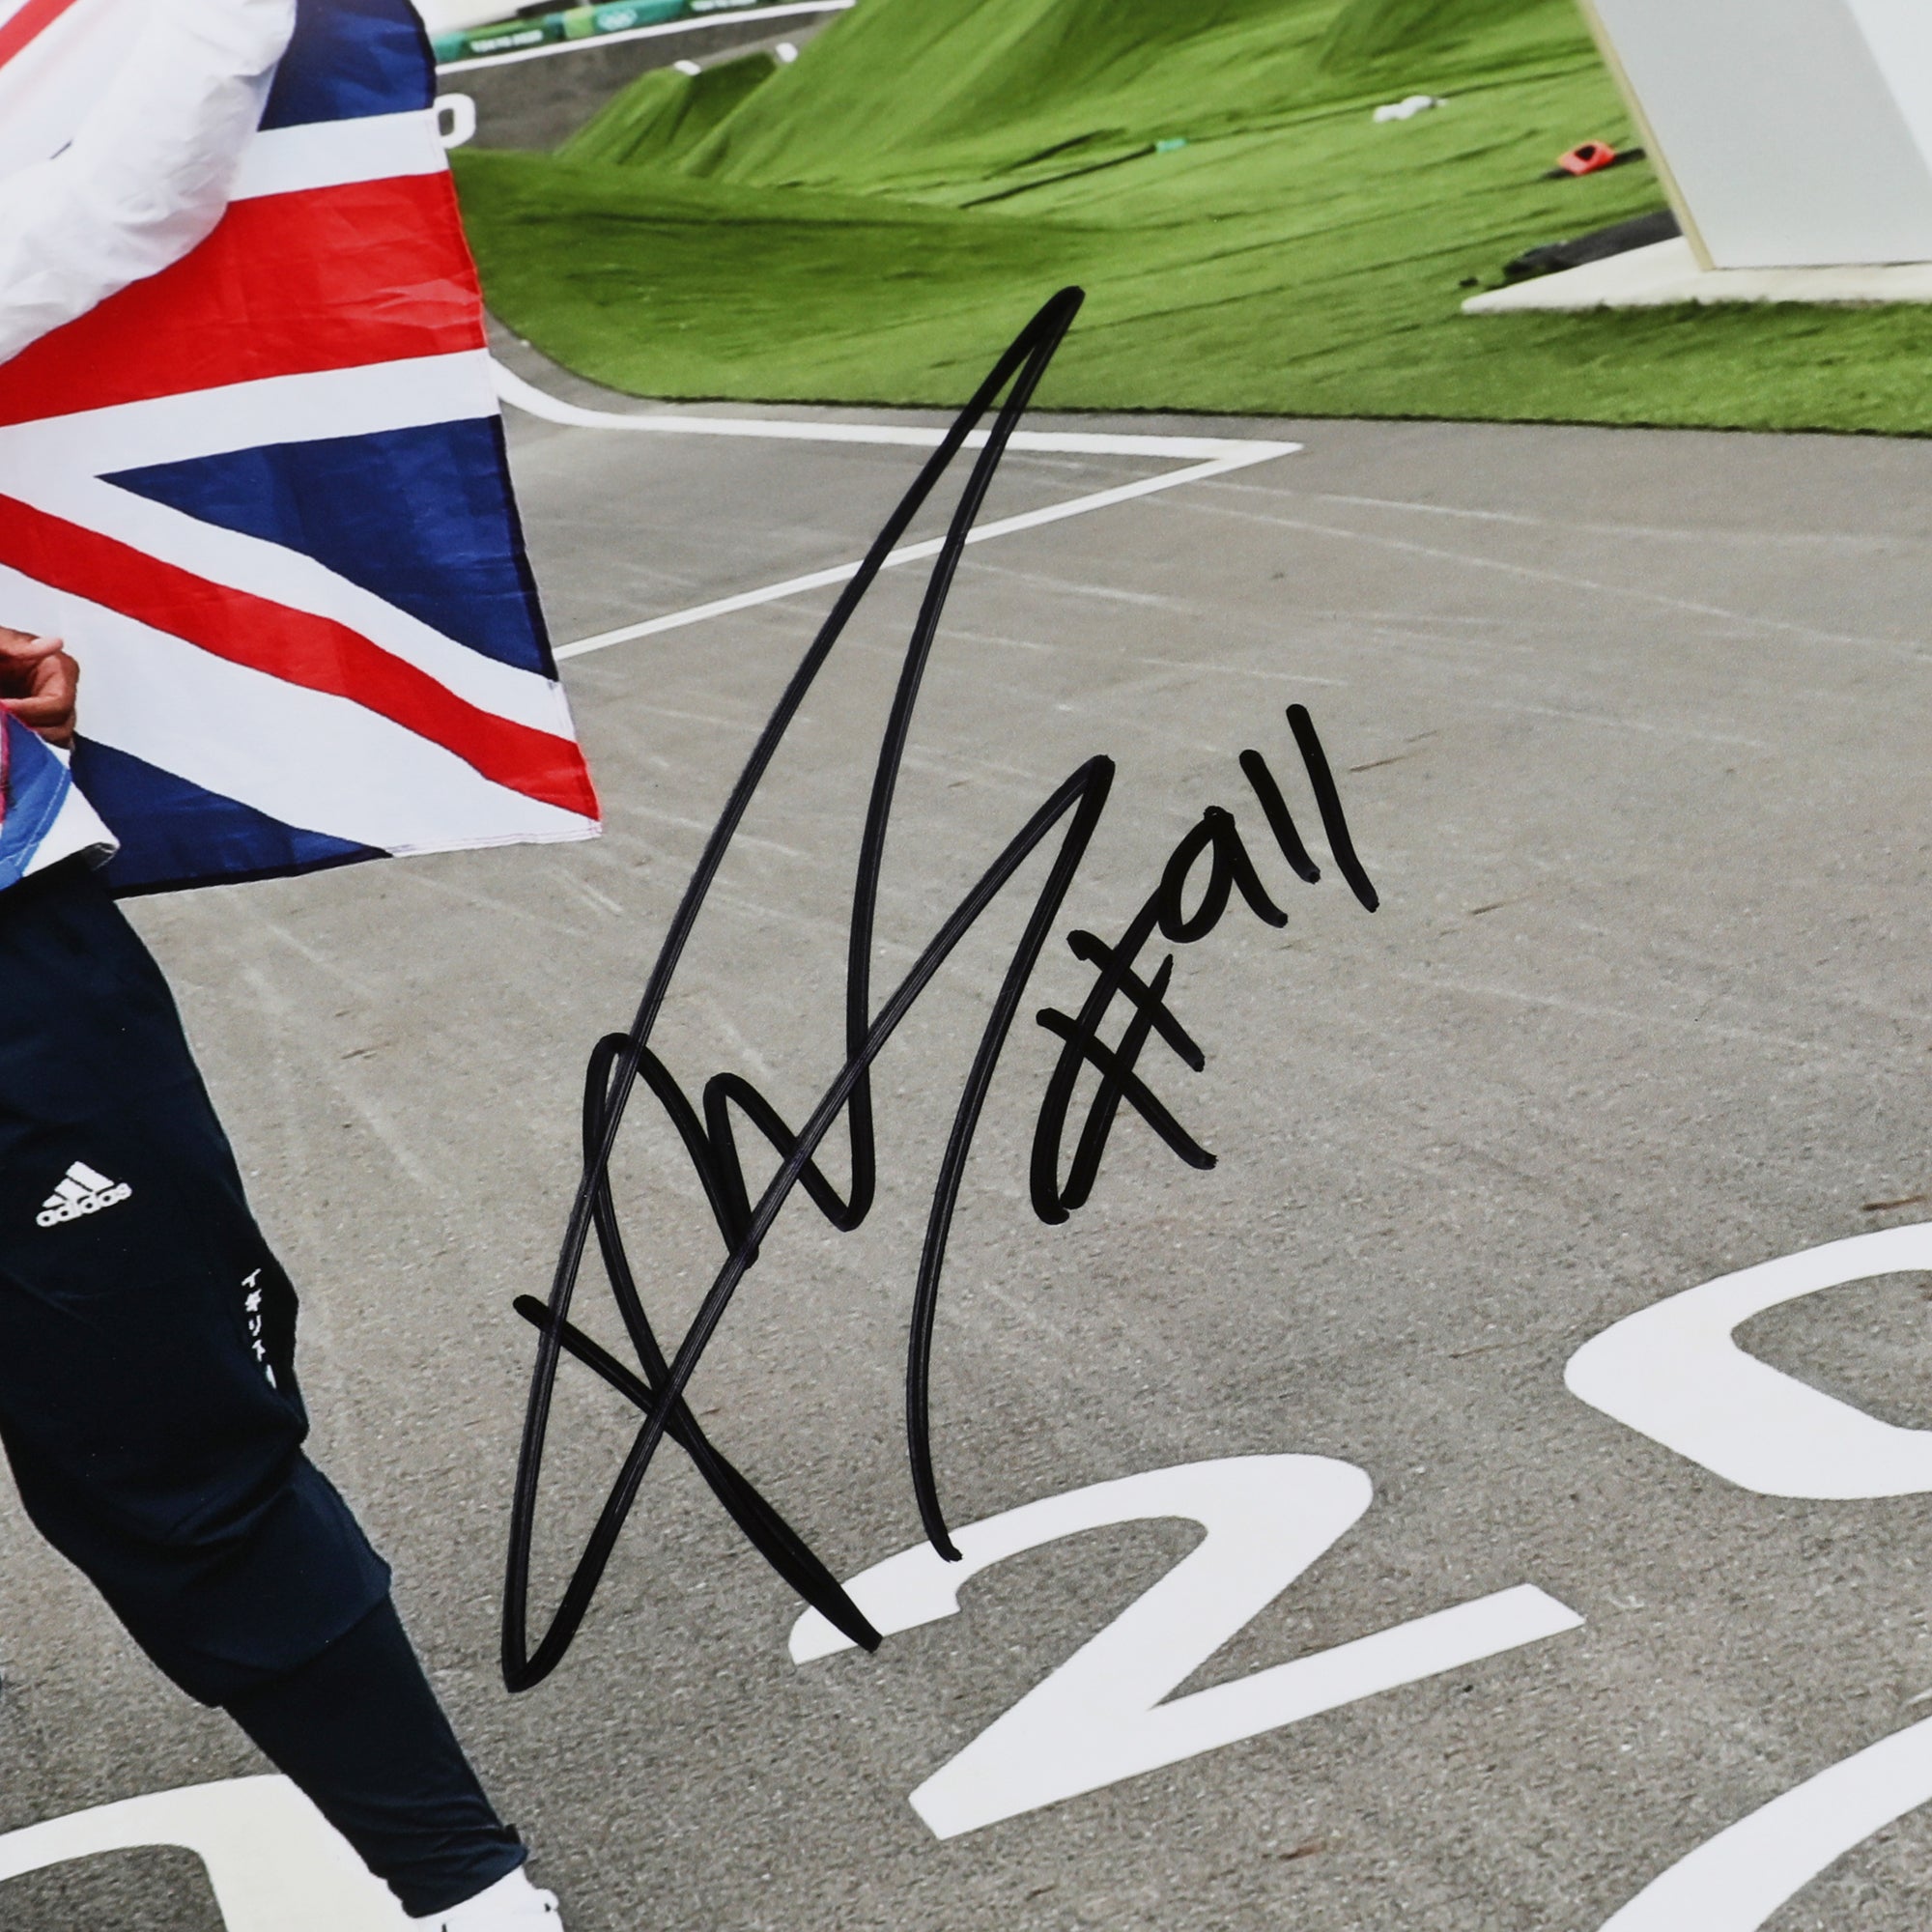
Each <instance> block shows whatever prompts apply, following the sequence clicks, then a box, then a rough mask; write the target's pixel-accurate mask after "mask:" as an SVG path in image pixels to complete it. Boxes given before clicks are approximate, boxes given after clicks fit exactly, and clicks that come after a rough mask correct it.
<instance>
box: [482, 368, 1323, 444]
mask: <svg viewBox="0 0 1932 1932" xmlns="http://www.w3.org/2000/svg"><path fill="white" fill-rule="evenodd" d="M491 366H492V368H493V369H494V371H495V373H496V379H497V395H498V397H500V398H501V399H502V401H504V402H506V403H508V404H509V405H510V406H511V407H512V408H513V409H519V410H522V411H523V412H524V413H525V414H526V415H532V416H537V417H540V418H541V419H542V420H543V421H545V422H554V423H561V424H563V425H564V426H565V427H566V428H569V429H622V430H645V431H648V432H650V433H651V434H653V435H658V436H747V437H763V438H767V439H769V440H774V441H780V442H852V443H872V444H875V445H877V446H880V447H887V448H898V449H937V448H938V447H939V445H940V443H941V442H942V441H943V440H945V433H944V432H943V431H941V430H936V429H912V428H902V427H899V426H896V425H894V424H887V423H836V422H774V421H771V420H768V419H766V418H764V417H760V416H694V415H668V414H656V415H646V414H642V413H637V414H631V413H627V412H622V411H617V410H586V409H581V408H579V407H578V405H577V404H575V403H562V402H558V401H557V399H556V398H555V397H554V396H550V395H546V394H545V393H544V391H543V390H541V389H539V388H538V387H536V385H535V384H531V383H526V382H525V381H524V379H523V378H522V377H521V376H519V375H518V374H517V373H516V371H515V370H513V369H506V368H505V367H504V366H503V364H502V363H500V362H497V361H495V360H494V359H493V361H492V365H491ZM985 442H986V432H985V431H984V430H978V431H976V432H975V433H974V434H973V435H972V436H969V437H968V438H967V439H966V447H967V448H968V449H982V448H984V447H985ZM1008 446H1009V448H1011V449H1013V450H1016V451H1017V450H1030V451H1032V452H1034V453H1035V454H1037V455H1043V456H1152V457H1157V458H1166V459H1168V460H1170V461H1172V462H1176V463H1183V462H1188V461H1190V460H1191V461H1194V462H1201V461H1204V460H1206V459H1207V458H1209V457H1223V456H1240V457H1242V458H1244V459H1245V460H1246V461H1247V462H1252V463H1261V462H1264V461H1265V460H1266V459H1267V458H1268V457H1271V456H1292V455H1293V454H1294V452H1295V451H1296V450H1298V449H1299V448H1300V447H1301V444H1300V443H1298V442H1264V441H1261V440H1257V439H1255V438H1251V437H1235V436H1115V435H1107V434H1101V433H1097V432H1076V433H1069V432H1063V431H1060V430H1031V429H1023V430H1015V431H1014V432H1013V435H1012V438H1011V440H1010V441H1009V445H1008Z"/></svg>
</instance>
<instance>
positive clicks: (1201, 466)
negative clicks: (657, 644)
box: [556, 449, 1277, 659]
mask: <svg viewBox="0 0 1932 1932" xmlns="http://www.w3.org/2000/svg"><path fill="white" fill-rule="evenodd" d="M1276 453H1277V452H1276V451H1274V450H1273V449H1267V450H1265V451H1264V454H1262V455H1260V456H1238V457H1236V456H1224V457H1221V458H1219V459H1217V460H1216V461H1215V462H1213V463H1197V464H1195V465H1194V466H1193V467H1192V468H1191V469H1176V470H1173V471H1171V472H1170V473H1169V474H1167V475H1165V476H1148V477H1143V478H1142V479H1141V481H1139V482H1138V483H1122V484H1121V485H1120V486H1119V487H1118V488H1116V489H1112V490H1096V491H1095V492H1094V494H1093V495H1092V496H1091V497H1072V498H1071V499H1070V500H1069V501H1067V502H1065V503H1050V504H1048V505H1047V506H1046V507H1045V508H1044V509H1040V510H1027V511H1025V512H1023V513H1022V514H1021V515H1019V516H1016V517H1002V518H1001V519H999V521H998V522H996V523H991V524H976V525H975V526H973V528H972V529H970V530H969V531H968V532H967V533H966V541H967V542H968V543H969V544H980V543H986V542H988V541H990V540H991V539H992V538H994V537H1005V536H1011V535H1012V534H1013V533H1014V532H1015V531H1018V530H1032V529H1037V528H1039V526H1041V525H1042V524H1057V523H1062V522H1064V521H1065V519H1066V518H1068V517H1081V516H1085V515H1086V514H1087V512H1088V511H1090V510H1104V509H1108V508H1110V507H1111V506H1112V505H1114V504H1116V503H1128V502H1131V501H1133V499H1134V498H1135V497H1151V496H1153V495H1154V494H1155V493H1156V492H1157V491H1161V490H1172V489H1174V488H1176V487H1177V486H1178V485H1179V484H1182V483H1205V482H1207V481H1208V479H1209V478H1210V477H1214V476H1225V475H1227V474H1228V473H1229V472H1230V471H1231V470H1236V469H1247V468H1248V466H1249V465H1250V464H1254V463H1265V462H1266V461H1267V460H1268V458H1269V457H1270V456H1273V455H1274V454H1276ZM943 548H944V543H943V540H942V539H940V538H937V537H934V538H931V539H929V540H928V541H926V542H924V543H916V544H903V545H901V546H900V547H899V548H898V549H897V550H895V551H891V552H889V553H888V554H887V556H886V565H885V567H886V568H887V569H888V570H891V569H894V568H895V567H896V566H897V565H899V564H902V563H920V562H923V560H924V559H925V558H927V557H933V556H937V555H938V554H939V553H940V551H941V550H942V549H943ZM863 567H864V566H863V563H856V562H855V563H841V564H838V565H835V566H834V567H833V568H832V569H830V570H814V571H813V572H811V573H810V576H807V577H790V578H787V579H786V580H785V581H784V582H782V583H768V584H766V585H765V586H764V587H763V588H762V589H759V590H744V591H740V592H739V593H738V595H737V596H735V597H719V598H715V599H714V600H713V601H712V602H711V603H709V604H694V605H693V606H691V608H690V609H688V610H684V611H671V612H670V613H669V614H668V616H663V617H647V618H645V619H644V621H643V622H642V623H639V624H624V625H621V626H619V627H618V628H617V629H616V630H614V631H600V632H599V633H598V634H597V635H596V636H595V637H594V638H581V639H578V641H577V642H576V643H574V644H563V645H560V646H559V647H558V649H557V652H556V655H557V657H558V658H559V659H562V658H581V657H584V656H586V655H588V653H590V652H591V651H607V650H609V649H610V648H611V645H612V644H624V643H629V642H630V641H631V640H632V639H635V638H651V637H655V636H657V634H658V633H659V632H661V631H677V630H682V629H683V628H684V626H685V625H687V624H702V623H704V622H705V621H706V620H707V619H708V618H712V617H725V616H728V615H729V614H730V613H731V612H732V611H750V610H752V609H753V608H754V607H755V606H757V605H759V604H776V603H778V602H780V601H781V599H783V598H786V597H797V596H799V595H800V594H802V593H803V592H805V591H808V590H820V589H823V588H824V587H825V586H826V585H828V584H833V583H849V582H851V581H852V579H853V578H855V577H857V576H858V574H859V572H860V570H861V569H862V568H863Z"/></svg>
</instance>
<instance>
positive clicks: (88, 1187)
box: [34, 1160, 134, 1228]
mask: <svg viewBox="0 0 1932 1932" xmlns="http://www.w3.org/2000/svg"><path fill="white" fill-rule="evenodd" d="M133 1191H134V1190H133V1189H132V1188H131V1187H129V1186H128V1183H127V1182H126V1181H125V1180H122V1181H113V1180H109V1179H108V1178H107V1177H106V1176H105V1175H104V1174H97V1173H96V1172H95V1171H94V1169H93V1168H91V1167H89V1166H88V1164H87V1163H86V1162H85V1161H84V1160H77V1161H75V1162H74V1164H73V1165H72V1166H71V1168H69V1169H68V1171H67V1178H66V1179H64V1180H63V1181H62V1182H61V1184H60V1185H59V1186H58V1187H56V1188H55V1189H54V1191H53V1192H52V1193H51V1194H49V1195H48V1196H47V1198H46V1200H45V1201H44V1202H43V1204H42V1207H41V1211H40V1212H39V1213H38V1214H37V1215H35V1217H34V1218H35V1220H37V1221H38V1222H39V1223H40V1224H41V1226H42V1227H43V1228H58V1227H59V1226H60V1224H61V1223H62V1222H63V1221H78V1220H79V1219H80V1217H81V1216H82V1215H83V1214H98V1213H99V1212H100V1210H101V1209H102V1208H117V1207H119V1206H120V1205H121V1203H122V1202H124V1201H125V1200H127V1198H128V1196H129V1195H130V1194H132V1193H133Z"/></svg>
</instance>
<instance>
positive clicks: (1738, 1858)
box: [1603, 1718, 1932, 1932]
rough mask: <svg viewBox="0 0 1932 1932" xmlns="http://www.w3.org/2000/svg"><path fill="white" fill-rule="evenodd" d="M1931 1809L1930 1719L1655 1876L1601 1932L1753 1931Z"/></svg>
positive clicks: (1821, 1775)
mask: <svg viewBox="0 0 1932 1932" xmlns="http://www.w3.org/2000/svg"><path fill="white" fill-rule="evenodd" d="M1921 1804H1932V1718H1928V1719H1925V1720H1924V1721H1923V1722H1922V1723H1917V1724H1914V1725H1912V1726H1911V1727H1910V1728H1908V1729H1906V1730H1903V1731H1894V1732H1893V1733H1892V1735H1891V1736H1890V1737H1889V1738H1883V1739H1881V1740H1880V1741H1879V1742H1878V1743H1877V1744H1875V1745H1868V1746H1867V1747H1865V1748H1864V1749H1863V1750H1861V1751H1860V1752H1859V1753H1858V1754H1857V1755H1856V1756H1855V1757H1848V1758H1846V1759H1845V1760H1844V1761H1843V1762H1842V1763H1841V1764H1834V1765H1833V1766H1832V1767H1831V1769H1830V1770H1828V1771H1821V1772H1820V1773H1819V1774H1818V1775H1817V1776H1815V1777H1812V1778H1807V1779H1806V1780H1805V1782H1804V1783H1803V1784H1801V1785H1799V1786H1798V1787H1797V1788H1796V1789H1795V1790H1792V1791H1787V1792H1785V1793H1784V1794H1783V1796H1782V1797H1779V1798H1774V1799H1773V1800H1772V1801H1771V1803H1770V1804H1767V1805H1765V1806H1764V1807H1763V1808H1762V1809H1761V1810H1757V1811H1753V1812H1752V1813H1751V1814H1750V1816H1749V1817H1747V1818H1741V1819H1740V1820H1739V1821H1738V1822H1737V1823H1736V1824H1735V1825H1732V1826H1730V1827H1729V1828H1728V1829H1727V1830H1725V1831H1722V1832H1719V1833H1718V1835H1717V1836H1716V1837H1715V1838H1712V1839H1711V1840H1709V1842H1707V1843H1705V1844H1702V1845H1699V1846H1698V1847H1697V1849H1696V1850H1695V1851H1694V1852H1691V1853H1690V1855H1689V1856H1688V1857H1685V1858H1682V1859H1680V1860H1678V1861H1677V1862H1676V1863H1675V1864H1674V1865H1672V1866H1671V1867H1670V1869H1669V1870H1668V1871H1666V1872H1664V1873H1662V1875H1661V1876H1660V1877H1658V1878H1655V1879H1653V1880H1652V1881H1651V1882H1650V1883H1649V1884H1648V1885H1647V1886H1645V1887H1644V1889H1642V1890H1641V1891H1640V1892H1638V1893H1637V1895H1636V1896H1635V1897H1634V1899H1632V1900H1631V1902H1630V1903H1629V1904H1628V1905H1626V1906H1625V1907H1624V1908H1623V1910H1622V1911H1621V1912H1618V1913H1616V1914H1614V1915H1613V1916H1612V1917H1611V1918H1609V1920H1608V1921H1607V1922H1606V1923H1605V1926H1604V1928H1603V1932H1757V1928H1758V1927H1759V1926H1761V1925H1764V1924H1765V1923H1766V1922H1767V1921H1768V1920H1769V1919H1770V1918H1772V1916H1773V1915H1774V1914H1775V1913H1776V1911H1777V1909H1778V1907H1779V1906H1781V1905H1783V1904H1784V1903H1785V1902H1786V1900H1788V1899H1790V1898H1791V1897H1793V1896H1794V1895H1795V1894H1796V1893H1797V1892H1799V1891H1801V1890H1802V1889H1804V1887H1805V1886H1806V1885H1808V1884H1809V1883H1810V1882H1811V1880H1813V1879H1814V1878H1816V1877H1817V1876H1818V1874H1819V1873H1820V1872H1822V1871H1823V1870H1825V1868H1826V1867H1827V1866H1828V1865H1831V1864H1833V1863H1834V1862H1835V1861H1837V1860H1839V1859H1841V1858H1843V1857H1844V1855H1845V1854H1846V1853H1847V1852H1849V1851H1850V1850H1852V1848H1853V1847H1854V1846H1856V1845H1861V1844H1862V1843H1863V1842H1864V1841H1865V1839H1867V1838H1869V1837H1870V1836H1871V1835H1872V1833H1874V1832H1882V1831H1883V1830H1884V1829H1885V1828H1886V1826H1888V1825H1889V1824H1890V1823H1892V1821H1893V1820H1894V1819H1898V1818H1902V1817H1904V1816H1905V1814H1906V1813H1907V1812H1908V1811H1916V1810H1917V1809H1918V1806H1919V1805H1921Z"/></svg>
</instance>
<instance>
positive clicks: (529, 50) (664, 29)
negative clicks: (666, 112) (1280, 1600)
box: [437, 0, 859, 74]
mask: <svg viewBox="0 0 1932 1932" xmlns="http://www.w3.org/2000/svg"><path fill="white" fill-rule="evenodd" d="M858 3H859V0H792V4H791V5H790V6H786V7H746V8H743V9H741V10H738V11H735V12H732V13H729V14H724V13H720V14H696V15H695V16H694V17H693V18H691V19H689V20H660V21H659V22H658V24H657V25H656V26H654V27H628V28H626V29H625V30H624V32H623V33H621V34H592V35H589V36H587V37H586V38H585V39H583V40H581V41H550V42H547V43H545V44H544V45H543V46H540V47H513V48H512V49H511V50H510V51H509V52H508V53H501V54H476V55H473V56H472V57H471V58H470V59H469V60H459V61H445V62H444V63H443V64H442V65H441V66H440V67H439V68H438V69H437V72H438V73H439V74H444V73H472V72H474V71H476V70H477V69H478V68H486V67H512V66H514V65H515V64H516V63H517V62H518V61H527V60H548V59H549V58H550V56H551V55H552V54H575V53H582V51H583V50H584V49H585V48H586V47H620V46H622V45H623V44H624V43H625V42H626V41H655V40H661V39H662V38H663V37H664V36H665V35H667V34H691V33H696V31H697V30H698V28H700V27H719V26H728V25H729V24H730V23H731V22H733V21H735V20H782V19H786V18H789V17H791V16H793V15H795V14H845V13H849V12H850V11H851V10H852V8H854V7H856V6H857V5H858Z"/></svg>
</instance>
